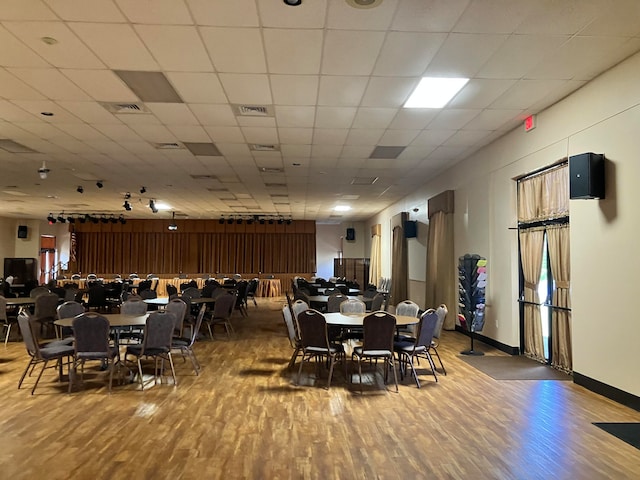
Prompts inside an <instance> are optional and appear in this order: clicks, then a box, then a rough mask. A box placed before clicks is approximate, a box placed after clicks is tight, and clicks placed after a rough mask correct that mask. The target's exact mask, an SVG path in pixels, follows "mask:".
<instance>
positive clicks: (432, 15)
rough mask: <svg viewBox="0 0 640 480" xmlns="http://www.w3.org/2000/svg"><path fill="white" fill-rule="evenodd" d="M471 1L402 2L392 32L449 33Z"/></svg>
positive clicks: (419, 0)
mask: <svg viewBox="0 0 640 480" xmlns="http://www.w3.org/2000/svg"><path fill="white" fill-rule="evenodd" d="M469 3H470V0H447V1H438V0H435V1H425V0H404V1H402V2H400V5H399V7H398V10H397V11H396V15H395V17H394V19H393V24H392V25H391V29H392V30H402V31H413V32H448V31H449V30H451V29H452V28H453V26H454V25H455V24H456V22H457V21H458V19H459V18H460V16H461V15H462V13H463V12H464V10H465V9H466V8H467V6H468V5H469Z"/></svg>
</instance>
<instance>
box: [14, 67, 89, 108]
mask: <svg viewBox="0 0 640 480" xmlns="http://www.w3.org/2000/svg"><path fill="white" fill-rule="evenodd" d="M9 71H10V72H11V73H12V74H13V75H15V76H16V77H18V78H19V79H21V80H22V81H24V82H25V83H27V84H28V85H30V86H32V87H33V88H35V89H36V90H38V91H39V92H40V93H43V94H44V95H45V96H46V97H48V98H51V99H53V100H90V97H89V96H88V95H87V94H86V93H85V92H83V91H82V90H81V89H80V88H78V87H77V86H76V85H75V84H74V83H73V82H71V81H70V80H69V79H67V78H66V77H65V76H63V75H62V74H61V73H60V71H58V70H56V69H54V68H42V69H40V68H12V69H10V70H9Z"/></svg>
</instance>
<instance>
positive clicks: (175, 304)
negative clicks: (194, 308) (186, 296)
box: [165, 298, 187, 335]
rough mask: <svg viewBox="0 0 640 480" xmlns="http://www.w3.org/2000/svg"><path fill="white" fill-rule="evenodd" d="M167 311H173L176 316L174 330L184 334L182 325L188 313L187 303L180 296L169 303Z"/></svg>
mask: <svg viewBox="0 0 640 480" xmlns="http://www.w3.org/2000/svg"><path fill="white" fill-rule="evenodd" d="M165 311H167V312H171V313H173V314H174V315H175V316H176V325H175V327H174V330H175V331H176V332H177V333H178V335H182V326H183V323H184V318H185V317H186V315H187V304H186V303H184V300H182V299H180V298H174V299H173V300H171V301H170V302H169V303H168V304H167V306H166V308H165Z"/></svg>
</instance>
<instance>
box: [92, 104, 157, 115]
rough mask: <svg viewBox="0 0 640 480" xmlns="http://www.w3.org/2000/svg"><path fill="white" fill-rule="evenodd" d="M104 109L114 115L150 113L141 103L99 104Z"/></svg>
mask: <svg viewBox="0 0 640 480" xmlns="http://www.w3.org/2000/svg"><path fill="white" fill-rule="evenodd" d="M100 105H102V106H103V107H104V108H106V109H107V110H108V111H109V112H111V113H114V114H119V113H151V112H150V111H149V110H148V109H147V107H145V106H144V104H143V103H118V102H100Z"/></svg>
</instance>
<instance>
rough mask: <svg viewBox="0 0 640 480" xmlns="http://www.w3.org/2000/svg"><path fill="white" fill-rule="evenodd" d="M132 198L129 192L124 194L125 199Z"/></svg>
mask: <svg viewBox="0 0 640 480" xmlns="http://www.w3.org/2000/svg"><path fill="white" fill-rule="evenodd" d="M130 198H131V194H130V193H129V192H127V193H125V194H124V199H125V200H129V199H130Z"/></svg>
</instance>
